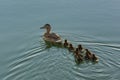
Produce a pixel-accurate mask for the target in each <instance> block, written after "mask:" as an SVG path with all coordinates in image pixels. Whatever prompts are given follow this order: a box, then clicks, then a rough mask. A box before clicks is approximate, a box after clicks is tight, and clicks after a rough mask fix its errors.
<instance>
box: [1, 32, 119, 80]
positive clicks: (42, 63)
mask: <svg viewBox="0 0 120 80" xmlns="http://www.w3.org/2000/svg"><path fill="white" fill-rule="evenodd" d="M61 34H62V37H63V39H68V40H69V41H70V42H71V43H73V45H74V46H77V45H78V44H82V45H83V47H84V48H88V49H89V50H90V51H91V52H93V53H95V54H96V55H97V56H98V57H99V60H100V61H99V62H98V63H97V64H94V63H92V62H83V63H82V64H80V65H77V64H76V63H75V61H74V57H73V54H72V52H69V51H68V50H67V49H63V48H58V47H55V46H54V47H49V48H47V45H46V44H45V43H44V41H43V40H42V38H40V39H39V41H38V42H33V44H32V46H31V47H30V48H28V49H25V50H24V49H23V48H21V50H19V52H20V53H19V55H16V56H14V57H11V58H9V60H8V63H9V64H8V72H6V74H5V77H4V79H3V80H43V79H45V80H58V79H60V78H64V80H79V79H81V80H96V79H100V80H103V79H106V80H109V79H111V77H110V75H112V74H113V73H114V74H115V72H117V73H119V68H120V63H119V62H120V58H118V56H120V54H119V51H120V44H119V43H118V44H117V42H116V43H114V42H109V41H98V39H97V38H93V37H91V36H86V35H84V34H80V35H76V34H72V33H71V34H70V33H68V34H64V33H61ZM71 36H72V37H71ZM86 40H88V41H86ZM38 44H39V45H38ZM114 70H115V71H114ZM112 77H113V79H115V78H116V77H118V75H113V76H112Z"/></svg>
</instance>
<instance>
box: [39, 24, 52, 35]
mask: <svg viewBox="0 0 120 80" xmlns="http://www.w3.org/2000/svg"><path fill="white" fill-rule="evenodd" d="M40 29H46V33H50V30H51V25H50V24H45V25H44V26H43V27H40Z"/></svg>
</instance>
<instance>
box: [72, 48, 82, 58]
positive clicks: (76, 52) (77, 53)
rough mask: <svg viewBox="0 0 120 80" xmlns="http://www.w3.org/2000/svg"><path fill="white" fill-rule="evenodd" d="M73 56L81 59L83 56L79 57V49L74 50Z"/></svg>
mask: <svg viewBox="0 0 120 80" xmlns="http://www.w3.org/2000/svg"><path fill="white" fill-rule="evenodd" d="M74 54H75V55H76V56H81V57H83V55H81V54H80V52H79V49H78V48H76V50H75V52H74Z"/></svg>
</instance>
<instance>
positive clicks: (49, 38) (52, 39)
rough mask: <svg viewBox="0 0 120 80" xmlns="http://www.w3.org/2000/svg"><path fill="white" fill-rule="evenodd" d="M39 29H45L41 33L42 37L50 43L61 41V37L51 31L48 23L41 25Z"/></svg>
mask: <svg viewBox="0 0 120 80" xmlns="http://www.w3.org/2000/svg"><path fill="white" fill-rule="evenodd" d="M40 29H46V32H45V33H44V35H43V39H44V40H45V41H47V42H51V43H62V39H61V37H60V36H59V35H58V34H56V33H53V32H51V25H50V24H45V25H44V26H43V27H40Z"/></svg>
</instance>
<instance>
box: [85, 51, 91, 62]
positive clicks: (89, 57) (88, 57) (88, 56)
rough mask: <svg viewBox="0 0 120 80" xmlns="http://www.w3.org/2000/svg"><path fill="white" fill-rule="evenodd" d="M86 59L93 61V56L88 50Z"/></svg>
mask: <svg viewBox="0 0 120 80" xmlns="http://www.w3.org/2000/svg"><path fill="white" fill-rule="evenodd" d="M85 59H87V60H91V59H92V54H91V53H90V51H89V50H88V49H86V55H85Z"/></svg>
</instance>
